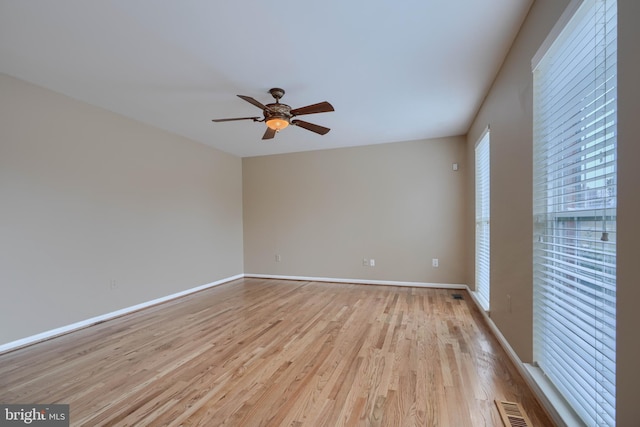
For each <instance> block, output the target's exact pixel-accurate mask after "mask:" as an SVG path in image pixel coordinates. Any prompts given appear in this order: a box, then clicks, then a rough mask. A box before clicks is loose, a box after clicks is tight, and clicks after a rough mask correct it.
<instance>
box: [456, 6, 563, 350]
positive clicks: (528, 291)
mask: <svg viewBox="0 0 640 427" xmlns="http://www.w3.org/2000/svg"><path fill="white" fill-rule="evenodd" d="M568 3H569V0H538V1H536V2H534V4H533V6H532V7H531V10H530V11H529V15H528V17H527V19H526V20H525V22H524V24H523V26H522V28H521V30H520V33H519V35H518V37H517V38H516V40H515V42H514V44H513V46H512V47H511V51H510V52H509V54H508V56H507V58H506V59H505V62H504V63H503V66H502V68H501V70H500V72H499V74H498V77H497V78H496V80H495V82H494V84H493V87H492V88H491V90H490V92H489V94H488V95H487V97H486V99H485V101H484V103H483V105H482V107H481V108H480V111H479V113H478V115H477V116H476V119H475V121H474V122H473V125H472V126H471V129H470V131H469V133H468V135H467V154H468V158H469V162H468V163H469V173H468V175H467V176H468V185H467V193H468V195H469V196H468V198H469V203H468V204H467V206H468V211H467V221H466V222H467V224H468V228H467V229H468V230H470V231H469V246H468V250H469V252H468V253H469V254H470V256H469V257H468V259H467V274H468V277H467V281H468V283H469V284H475V278H474V255H473V254H474V242H475V237H474V235H473V231H474V227H473V224H474V215H475V213H474V209H475V205H474V202H473V201H474V200H475V194H474V188H475V187H474V179H475V178H474V159H475V156H474V144H475V143H476V141H477V140H478V138H479V137H480V136H481V134H482V132H483V131H484V129H486V127H487V126H490V128H491V299H490V307H491V308H490V312H491V318H492V319H493V321H494V322H495V323H496V325H497V326H498V328H499V329H500V331H501V332H502V334H503V335H504V336H505V338H506V339H507V340H508V341H509V343H510V344H511V346H512V347H513V349H514V350H515V352H516V353H517V354H518V356H519V357H520V359H521V360H522V361H524V362H531V358H532V352H533V345H532V344H533V342H532V341H533V334H532V325H533V324H532V318H533V310H532V304H533V292H532V276H533V269H532V263H531V259H532V257H533V253H532V240H531V239H532V237H531V236H532V233H533V231H532V230H533V229H532V226H533V220H532V209H533V207H532V198H533V194H532V188H533V183H532V174H533V169H532V164H533V160H532V156H533V148H532V140H533V111H532V109H533V91H532V84H533V80H532V74H531V58H532V57H533V55H534V54H535V53H536V51H537V50H538V48H539V46H540V44H541V43H542V42H543V41H544V39H545V38H546V36H547V34H548V33H549V31H550V30H551V28H552V27H553V26H554V24H555V22H556V20H557V19H558V18H559V17H560V15H561V14H562V12H563V11H564V8H565V7H566V5H567V4H568Z"/></svg>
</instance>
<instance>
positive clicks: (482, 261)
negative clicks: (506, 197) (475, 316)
mask: <svg viewBox="0 0 640 427" xmlns="http://www.w3.org/2000/svg"><path fill="white" fill-rule="evenodd" d="M475 153H476V296H477V297H478V300H479V301H480V303H481V304H482V306H483V307H484V309H485V310H488V309H489V280H490V267H491V261H490V255H489V249H490V245H489V234H490V233H489V232H490V223H489V219H490V206H489V195H490V179H489V167H490V162H489V160H490V157H489V131H488V130H487V132H485V134H484V136H483V137H482V139H480V142H479V143H478V145H477V146H476V150H475Z"/></svg>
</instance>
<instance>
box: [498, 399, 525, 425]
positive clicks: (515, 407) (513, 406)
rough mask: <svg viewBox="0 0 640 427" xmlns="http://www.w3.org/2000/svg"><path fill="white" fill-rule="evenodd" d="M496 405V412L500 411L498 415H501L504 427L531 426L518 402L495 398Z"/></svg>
mask: <svg viewBox="0 0 640 427" xmlns="http://www.w3.org/2000/svg"><path fill="white" fill-rule="evenodd" d="M496 406H497V407H498V412H500V417H502V422H503V423H504V425H505V426H506V427H533V424H531V420H530V419H529V417H527V414H525V413H524V411H523V410H522V407H521V406H520V405H519V404H517V403H515V402H505V401H504V400H496Z"/></svg>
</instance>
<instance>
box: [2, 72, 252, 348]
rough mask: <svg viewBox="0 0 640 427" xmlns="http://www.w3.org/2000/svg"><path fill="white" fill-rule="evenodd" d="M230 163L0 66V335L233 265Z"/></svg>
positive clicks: (48, 326)
mask: <svg viewBox="0 0 640 427" xmlns="http://www.w3.org/2000/svg"><path fill="white" fill-rule="evenodd" d="M241 167H242V164H241V160H240V159H239V158H236V157H234V156H230V155H227V154H224V153H222V152H219V151H217V150H214V149H212V148H209V147H206V146H204V145H201V144H198V143H195V142H192V141H189V140H186V139H184V138H181V137H177V136H175V135H172V134H169V133H166V132H163V131H160V130H157V129H154V128H151V127H148V126H145V125H143V124H140V123H138V122H135V121H132V120H129V119H126V118H123V117H121V116H118V115H116V114H112V113H110V112H108V111H105V110H102V109H99V108H95V107H92V106H90V105H87V104H85V103H81V102H78V101H75V100H72V99H70V98H67V97H65V96H62V95H59V94H56V93H53V92H50V91H48V90H45V89H42V88H39V87H36V86H33V85H30V84H28V83H25V82H22V81H20V80H16V79H14V78H11V77H8V76H6V75H0V286H1V287H2V298H0V324H1V325H2V328H0V344H1V343H7V342H10V341H13V340H16V339H21V338H24V337H27V336H31V335H34V334H38V333H41V332H45V331H48V330H52V329H55V328H58V327H62V326H66V325H69V324H72V323H74V322H78V321H83V320H86V319H88V318H91V317H94V316H98V315H102V314H106V313H109V312H112V311H115V310H118V309H122V308H126V307H129V306H132V305H135V304H138V303H142V302H146V301H149V300H153V299H155V298H159V297H163V296H166V295H170V294H172V293H176V292H179V291H182V290H185V289H189V288H193V287H196V286H199V285H203V284H207V283H211V282H213V281H216V280H219V279H223V278H226V277H230V276H233V275H236V274H241V273H242V272H243V258H242V172H241ZM112 281H115V284H116V287H117V288H116V289H111V282H112Z"/></svg>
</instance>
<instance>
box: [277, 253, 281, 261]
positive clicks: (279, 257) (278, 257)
mask: <svg viewBox="0 0 640 427" xmlns="http://www.w3.org/2000/svg"><path fill="white" fill-rule="evenodd" d="M280 261H282V257H281V256H280V254H276V262H280Z"/></svg>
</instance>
